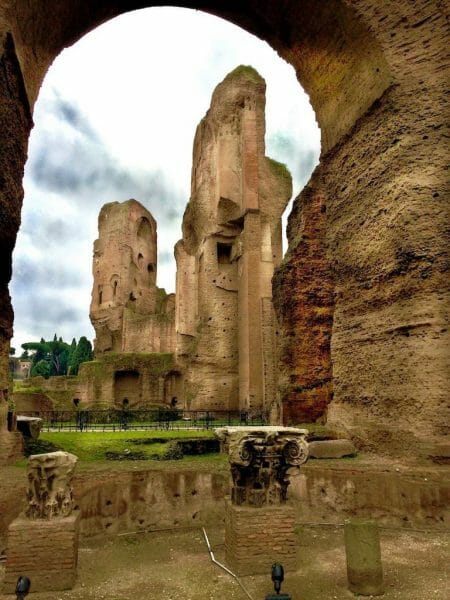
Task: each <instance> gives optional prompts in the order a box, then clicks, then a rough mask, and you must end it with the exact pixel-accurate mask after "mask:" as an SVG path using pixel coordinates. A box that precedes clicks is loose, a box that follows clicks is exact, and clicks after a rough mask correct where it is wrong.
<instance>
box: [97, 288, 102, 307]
mask: <svg viewBox="0 0 450 600" xmlns="http://www.w3.org/2000/svg"><path fill="white" fill-rule="evenodd" d="M102 301H103V291H102V288H100V287H99V288H98V303H99V304H101V303H102Z"/></svg>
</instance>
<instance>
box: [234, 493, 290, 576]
mask: <svg viewBox="0 0 450 600" xmlns="http://www.w3.org/2000/svg"><path fill="white" fill-rule="evenodd" d="M294 528H295V511H294V509H293V508H292V507H291V506H290V505H288V504H285V505H283V506H268V507H265V508H251V507H247V506H245V507H244V506H235V505H233V504H231V502H230V501H229V500H228V499H227V500H226V513H225V557H226V564H227V566H228V567H229V568H230V569H231V570H232V571H233V572H234V573H236V574H238V575H251V574H255V573H267V574H270V569H271V567H272V564H273V563H274V562H281V564H282V565H283V567H284V568H285V570H290V569H295V565H296V535H295V529H294Z"/></svg>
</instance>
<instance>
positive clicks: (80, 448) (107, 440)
mask: <svg viewBox="0 0 450 600" xmlns="http://www.w3.org/2000/svg"><path fill="white" fill-rule="evenodd" d="M212 437H214V434H213V433H212V432H211V431H170V430H169V431H116V432H112V431H105V432H92V431H87V432H82V433H81V432H43V433H41V435H40V437H39V439H40V440H43V441H44V442H51V443H52V444H55V445H56V446H58V447H60V448H61V449H63V450H65V451H66V452H71V453H72V454H75V455H76V456H78V458H79V460H80V461H86V462H93V461H103V460H106V459H107V453H108V452H115V453H120V454H124V455H126V454H127V453H128V452H129V453H136V452H138V453H142V454H143V455H144V457H145V459H148V460H150V459H152V458H155V455H158V456H162V455H163V454H164V453H165V452H166V451H167V448H168V444H167V443H151V440H152V439H155V438H159V439H164V440H166V439H167V441H168V442H169V441H176V440H179V439H186V438H190V439H192V438H212ZM146 440H149V443H148V444H146V443H143V442H144V441H146ZM199 458H201V457H199Z"/></svg>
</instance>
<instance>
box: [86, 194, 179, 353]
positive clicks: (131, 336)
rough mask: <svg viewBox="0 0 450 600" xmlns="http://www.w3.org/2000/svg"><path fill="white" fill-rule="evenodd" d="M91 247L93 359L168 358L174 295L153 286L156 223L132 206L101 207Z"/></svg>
mask: <svg viewBox="0 0 450 600" xmlns="http://www.w3.org/2000/svg"><path fill="white" fill-rule="evenodd" d="M98 230H99V237H98V239H97V240H96V241H95V243H94V260H93V275H94V285H93V289H92V301H91V309H90V317H91V321H92V324H93V326H94V329H95V333H96V339H95V353H96V356H99V355H101V354H103V353H104V352H110V351H112V352H173V351H174V345H175V339H174V319H173V314H174V295H173V294H170V295H166V294H165V292H164V290H161V289H159V288H158V287H157V286H156V268H157V260H156V253H157V235H156V221H155V220H154V218H153V217H152V215H151V214H150V213H149V212H148V210H146V209H145V208H144V207H143V206H142V205H141V204H140V203H139V202H137V201H136V200H128V201H127V202H122V203H119V202H111V203H109V204H105V205H104V206H103V208H102V210H101V211H100V215H99V218H98Z"/></svg>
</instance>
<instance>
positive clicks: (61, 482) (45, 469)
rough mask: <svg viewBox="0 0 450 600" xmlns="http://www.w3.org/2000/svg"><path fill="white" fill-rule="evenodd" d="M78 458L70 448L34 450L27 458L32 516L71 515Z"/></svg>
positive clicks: (35, 517) (29, 514)
mask: <svg viewBox="0 0 450 600" xmlns="http://www.w3.org/2000/svg"><path fill="white" fill-rule="evenodd" d="M77 461H78V458H77V457H76V456H75V455H73V454H69V453H68V452H61V451H59V452H49V453H48V454H33V455H32V456H30V458H29V459H28V468H27V475H28V492H27V500H28V507H27V510H26V516H27V517H28V518H29V519H52V518H54V517H68V516H69V515H70V514H71V512H72V510H73V506H74V503H73V495H72V485H71V483H72V477H73V473H74V471H75V467H76V464H77Z"/></svg>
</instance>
